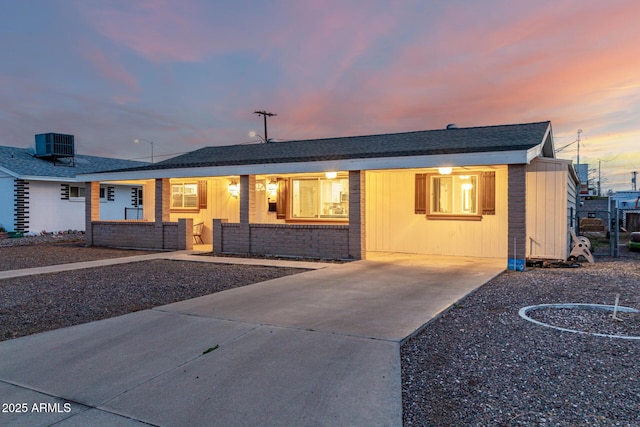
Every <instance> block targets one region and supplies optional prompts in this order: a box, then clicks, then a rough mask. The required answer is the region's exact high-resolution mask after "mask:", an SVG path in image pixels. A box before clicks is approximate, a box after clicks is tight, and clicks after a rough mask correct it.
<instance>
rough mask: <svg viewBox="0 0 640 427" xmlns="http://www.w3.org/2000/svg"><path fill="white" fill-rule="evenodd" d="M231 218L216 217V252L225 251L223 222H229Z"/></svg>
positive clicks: (214, 236) (214, 223) (214, 246)
mask: <svg viewBox="0 0 640 427" xmlns="http://www.w3.org/2000/svg"><path fill="white" fill-rule="evenodd" d="M228 221H229V220H228V219H226V218H224V219H218V218H215V219H214V220H213V248H212V250H213V253H214V254H218V253H221V252H223V251H224V246H223V242H224V236H223V235H222V223H223V222H228Z"/></svg>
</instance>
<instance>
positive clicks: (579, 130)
mask: <svg viewBox="0 0 640 427" xmlns="http://www.w3.org/2000/svg"><path fill="white" fill-rule="evenodd" d="M581 133H582V129H578V169H579V168H580V134H581Z"/></svg>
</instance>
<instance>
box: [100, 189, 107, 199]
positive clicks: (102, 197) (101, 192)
mask: <svg viewBox="0 0 640 427" xmlns="http://www.w3.org/2000/svg"><path fill="white" fill-rule="evenodd" d="M106 190H107V189H106V188H104V187H100V198H101V199H104V198H105V197H106V195H105V194H106V193H105V192H106Z"/></svg>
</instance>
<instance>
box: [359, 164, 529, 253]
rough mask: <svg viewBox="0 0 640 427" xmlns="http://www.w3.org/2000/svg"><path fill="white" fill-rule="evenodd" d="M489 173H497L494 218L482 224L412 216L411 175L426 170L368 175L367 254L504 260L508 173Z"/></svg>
mask: <svg viewBox="0 0 640 427" xmlns="http://www.w3.org/2000/svg"><path fill="white" fill-rule="evenodd" d="M490 170H492V171H495V173H496V214H495V215H484V216H483V218H482V220H481V221H459V220H428V219H427V218H426V216H425V215H424V214H415V209H414V201H415V190H414V186H415V174H416V173H423V172H428V171H426V170H425V171H404V170H398V171H367V173H366V179H367V182H366V215H367V216H366V230H367V231H366V233H367V250H368V251H391V252H405V253H422V254H432V255H458V256H474V257H492V258H493V257H495V258H506V257H507V240H508V239H507V225H508V222H507V215H508V212H507V168H506V167H502V166H500V167H496V168H494V169H490ZM431 172H433V171H431ZM523 191H524V189H523Z"/></svg>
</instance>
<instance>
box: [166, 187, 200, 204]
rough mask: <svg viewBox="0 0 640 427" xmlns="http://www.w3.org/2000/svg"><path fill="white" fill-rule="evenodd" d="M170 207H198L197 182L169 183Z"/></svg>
mask: <svg viewBox="0 0 640 427" xmlns="http://www.w3.org/2000/svg"><path fill="white" fill-rule="evenodd" d="M171 209H198V184H197V183H192V184H171Z"/></svg>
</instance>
